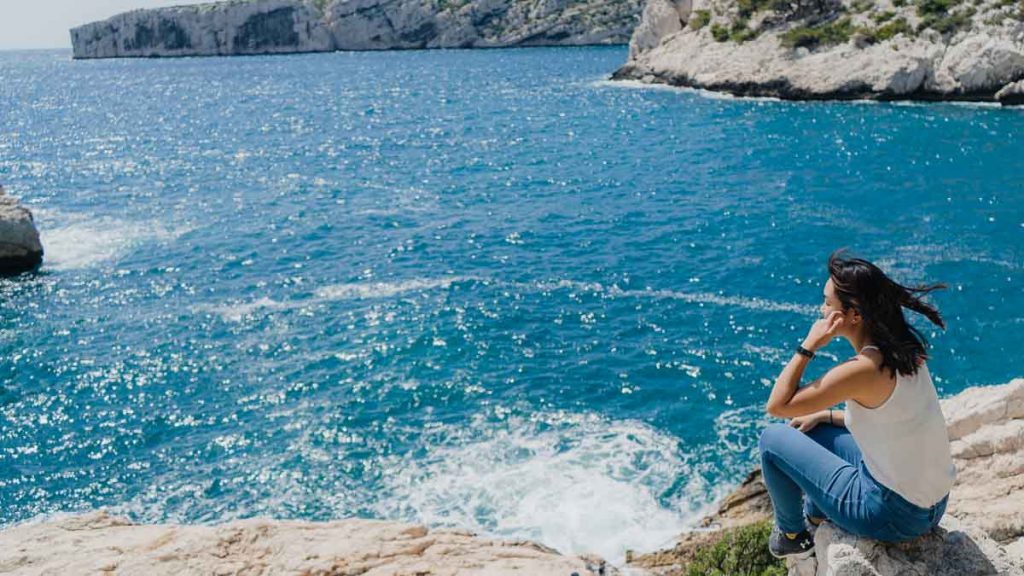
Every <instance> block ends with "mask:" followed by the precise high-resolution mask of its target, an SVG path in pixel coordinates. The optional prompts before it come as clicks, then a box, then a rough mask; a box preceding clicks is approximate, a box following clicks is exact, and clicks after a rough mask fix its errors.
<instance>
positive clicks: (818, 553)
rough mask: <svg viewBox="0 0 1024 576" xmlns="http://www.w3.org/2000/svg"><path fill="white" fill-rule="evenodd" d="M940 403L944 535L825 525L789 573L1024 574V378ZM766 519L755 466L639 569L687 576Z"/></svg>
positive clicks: (767, 506)
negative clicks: (713, 551) (694, 562)
mask: <svg viewBox="0 0 1024 576" xmlns="http://www.w3.org/2000/svg"><path fill="white" fill-rule="evenodd" d="M941 404H942V411H943V414H944V415H945V417H946V424H947V430H948V432H949V438H950V441H951V449H952V452H953V458H954V462H955V463H956V467H957V482H956V485H955V486H954V487H953V490H952V492H951V494H950V498H949V504H948V506H947V509H946V514H945V516H943V519H942V521H941V522H940V523H939V527H938V529H936V530H935V531H933V532H931V533H930V534H927V535H925V536H923V537H921V538H918V539H915V540H913V541H910V542H905V543H901V544H888V543H882V542H878V541H876V540H871V539H868V538H858V537H856V536H853V535H851V534H849V533H846V532H844V531H843V530H841V529H840V528H838V527H836V526H835V525H833V524H831V523H829V522H825V523H823V524H822V525H821V527H819V529H818V531H817V533H816V534H815V555H814V556H813V557H812V558H809V559H807V560H804V561H802V562H790V564H789V573H790V575H792V576H797V575H798V576H810V575H818V576H825V575H827V574H843V575H844V576H860V575H864V576H867V575H872V576H877V575H884V576H888V575H904V574H906V575H920V576H944V575H949V576H954V575H955V576H961V575H967V574H1003V575H1024V378H1018V379H1015V380H1013V381H1012V382H1010V383H1009V384H1004V385H1001V386H986V387H976V388H969V389H967V390H965V391H963V392H961V393H960V394H958V395H957V396H954V397H952V398H949V399H946V400H942V401H941ZM768 518H771V500H770V499H769V498H768V493H767V490H766V489H765V487H764V483H763V481H762V479H761V473H760V470H755V471H754V472H753V473H751V474H750V475H749V476H748V477H747V479H746V480H745V481H744V482H743V484H742V485H741V486H740V487H739V488H738V489H737V490H736V491H735V492H733V494H731V495H730V496H729V497H727V498H726V499H725V500H724V501H723V503H722V504H721V506H720V508H719V510H718V511H717V512H716V513H714V514H712V515H710V516H708V517H706V518H705V519H704V520H703V522H702V523H701V526H700V528H699V529H698V530H697V531H694V532H692V533H688V534H684V535H682V536H680V538H679V540H678V542H677V544H676V545H675V546H674V547H673V548H671V549H668V550H662V551H660V552H655V553H652V554H644V555H642V556H637V557H635V558H632V560H631V564H632V565H635V566H638V567H642V568H646V569H647V570H649V571H650V572H652V573H654V574H676V573H679V570H680V569H681V568H682V567H683V566H685V565H686V563H687V562H689V561H690V560H691V559H692V558H693V557H694V554H695V553H696V551H697V550H698V549H700V548H701V547H704V546H707V545H709V544H711V543H714V542H716V541H718V540H719V539H721V538H722V535H723V534H724V533H725V532H726V531H728V530H730V529H734V528H737V527H740V526H746V525H750V524H753V523H756V522H760V521H762V520H765V519H768Z"/></svg>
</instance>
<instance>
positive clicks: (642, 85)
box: [591, 78, 786, 102]
mask: <svg viewBox="0 0 1024 576" xmlns="http://www.w3.org/2000/svg"><path fill="white" fill-rule="evenodd" d="M591 86H593V87H595V88H631V89H634V90H636V89H640V90H669V91H672V92H684V93H689V94H696V95H697V96H700V97H702V98H707V99H709V100H737V101H744V100H746V101H750V102H786V100H783V99H782V98H777V97H775V96H737V95H735V94H730V93H729V92H720V91H716V90H707V89H704V88H693V87H691V86H674V85H672V84H665V83H662V82H643V81H640V80H632V79H630V80H611V79H609V78H605V79H602V80H596V81H594V82H592V83H591Z"/></svg>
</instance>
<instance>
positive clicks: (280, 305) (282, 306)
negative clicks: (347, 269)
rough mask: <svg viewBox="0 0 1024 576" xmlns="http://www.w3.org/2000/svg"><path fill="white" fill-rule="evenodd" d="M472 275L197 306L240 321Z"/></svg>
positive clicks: (423, 288) (443, 285)
mask: <svg viewBox="0 0 1024 576" xmlns="http://www.w3.org/2000/svg"><path fill="white" fill-rule="evenodd" d="M473 279H474V278H472V277H469V276H451V277H447V278H414V279H411V280H399V281H396V282H353V283H347V284H330V285H328V286H324V287H323V288H319V289H317V290H316V292H314V296H313V297H312V298H307V299H295V300H288V301H284V302H281V301H278V300H274V299H272V298H268V297H262V298H259V299H257V300H254V301H252V302H234V303H231V304H225V305H217V306H196V307H195V309H196V310H199V311H207V312H213V313H214V314H217V315H219V316H220V317H221V318H223V319H224V320H227V321H228V322H241V321H242V320H243V319H245V318H246V317H249V316H251V315H253V314H255V313H256V312H259V311H263V310H293V309H296V308H305V307H307V306H313V305H316V304H321V303H323V302H333V301H338V300H365V299H374V298H392V297H394V296H398V295H401V294H406V293H409V292H428V291H431V290H441V289H447V288H450V287H451V285H452V284H455V283H458V282H465V281H469V280H473Z"/></svg>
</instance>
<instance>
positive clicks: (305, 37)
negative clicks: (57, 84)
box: [71, 0, 643, 59]
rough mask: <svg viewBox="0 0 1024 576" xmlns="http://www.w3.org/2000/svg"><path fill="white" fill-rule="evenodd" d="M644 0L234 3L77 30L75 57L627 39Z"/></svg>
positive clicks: (137, 14) (127, 17)
mask: <svg viewBox="0 0 1024 576" xmlns="http://www.w3.org/2000/svg"><path fill="white" fill-rule="evenodd" d="M642 1H643V0H617V1H615V2H606V1H605V0H472V1H470V0H330V1H328V0H323V1H318V2H314V1H308V0H306V1H304V0H229V1H225V2H216V3H208V4H198V5H190V6H178V7H173V8H155V9H148V10H135V11H132V12H126V13H124V14H119V15H117V16H114V17H112V18H110V19H108V20H104V21H101V22H93V23H90V24H85V25H83V26H79V27H77V28H74V29H72V30H71V40H72V46H73V50H74V57H75V58H77V59H88V58H122V57H175V56H224V55H245V54H276V53H289V52H329V51H333V50H391V49H412V48H493V47H504V46H549V45H584V44H624V43H626V42H627V41H628V40H629V37H630V34H631V33H632V31H633V28H634V27H635V26H636V24H637V22H638V21H639V14H640V10H641V8H642Z"/></svg>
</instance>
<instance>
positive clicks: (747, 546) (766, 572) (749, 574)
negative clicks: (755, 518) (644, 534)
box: [678, 520, 786, 576]
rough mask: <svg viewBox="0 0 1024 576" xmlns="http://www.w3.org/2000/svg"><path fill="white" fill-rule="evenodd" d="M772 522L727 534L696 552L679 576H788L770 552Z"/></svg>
mask: <svg viewBox="0 0 1024 576" xmlns="http://www.w3.org/2000/svg"><path fill="white" fill-rule="evenodd" d="M771 531H772V520H765V521H761V522H757V523H754V524H749V525H746V526H742V527H740V528H735V529H732V530H727V531H726V533H725V534H723V536H722V538H721V539H720V540H718V541H717V542H715V543H713V544H710V545H708V546H705V547H702V548H700V549H698V550H697V552H696V554H695V555H694V558H693V561H691V562H690V563H689V564H687V565H686V566H684V567H683V569H682V571H681V572H679V573H678V575H679V576H684V575H685V576H785V575H786V563H785V562H784V561H782V560H780V559H778V558H775V557H774V556H772V555H771V554H770V553H769V552H768V535H769V534H770V533H771Z"/></svg>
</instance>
